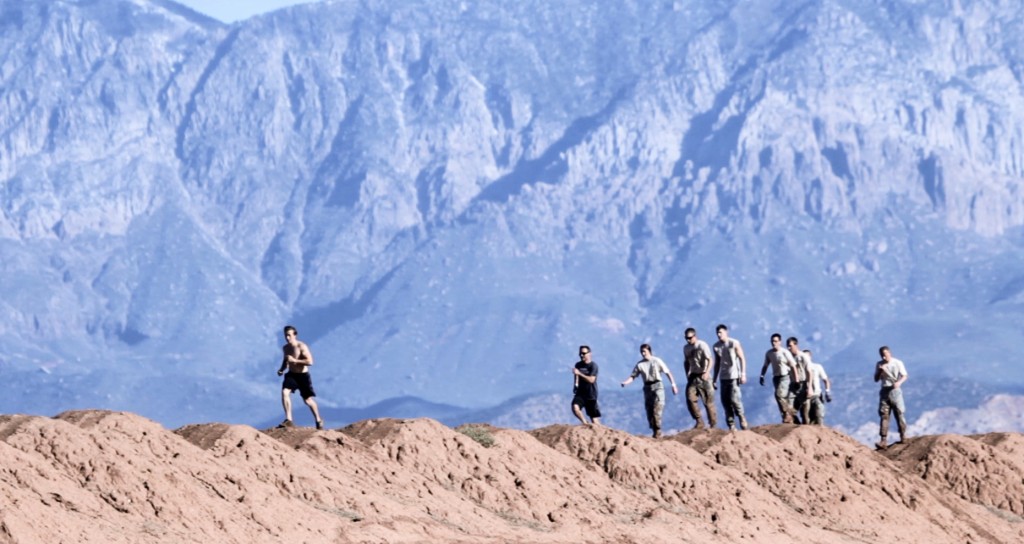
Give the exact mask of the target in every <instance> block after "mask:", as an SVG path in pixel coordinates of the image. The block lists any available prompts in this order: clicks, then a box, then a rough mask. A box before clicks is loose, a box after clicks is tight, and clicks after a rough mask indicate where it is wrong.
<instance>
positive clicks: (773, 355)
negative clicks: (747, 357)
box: [764, 348, 796, 378]
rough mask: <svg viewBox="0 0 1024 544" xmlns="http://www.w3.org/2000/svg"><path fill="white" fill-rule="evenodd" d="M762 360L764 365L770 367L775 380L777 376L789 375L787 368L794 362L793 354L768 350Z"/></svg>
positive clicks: (780, 350)
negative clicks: (769, 365)
mask: <svg viewBox="0 0 1024 544" xmlns="http://www.w3.org/2000/svg"><path fill="white" fill-rule="evenodd" d="M764 360H765V362H766V363H770V364H771V365H772V376H775V377H776V378H777V377H779V376H788V375H789V366H790V365H791V364H793V365H795V364H796V361H794V360H793V354H792V353H790V352H788V351H786V350H784V349H782V348H779V349H770V350H768V352H767V353H765V354H764Z"/></svg>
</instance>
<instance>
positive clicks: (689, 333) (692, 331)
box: [683, 327, 697, 336]
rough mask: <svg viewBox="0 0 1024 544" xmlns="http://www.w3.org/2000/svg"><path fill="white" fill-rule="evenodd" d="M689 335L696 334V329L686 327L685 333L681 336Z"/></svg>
mask: <svg viewBox="0 0 1024 544" xmlns="http://www.w3.org/2000/svg"><path fill="white" fill-rule="evenodd" d="M691 334H697V329H695V328H693V327H687V328H686V332H684V333H683V336H689V335H691Z"/></svg>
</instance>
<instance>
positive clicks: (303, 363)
mask: <svg viewBox="0 0 1024 544" xmlns="http://www.w3.org/2000/svg"><path fill="white" fill-rule="evenodd" d="M284 339H285V341H286V342H287V343H286V344H285V345H284V346H282V348H281V350H282V351H284V358H282V359H281V367H280V368H278V369H277V375H278V376H281V375H284V382H283V383H282V384H281V404H282V405H283V406H284V421H282V422H281V424H280V425H278V428H281V427H291V426H293V425H295V424H294V423H292V396H291V395H292V391H296V390H298V392H299V394H300V395H302V400H303V402H305V403H306V406H309V409H310V410H311V411H312V412H313V418H314V419H315V420H316V428H317V429H323V428H324V421H323V420H322V419H320V408H319V407H317V405H316V392H315V391H313V380H312V379H310V377H309V367H310V366H312V364H313V354H312V353H311V352H310V351H309V346H307V345H306V343H305V342H302V341H300V340H299V332H298V331H297V330H295V327H293V326H291V325H288V326H286V327H285V328H284ZM286 368H287V369H288V373H287V374H286V373H285V369H286Z"/></svg>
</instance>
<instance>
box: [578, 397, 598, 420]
mask: <svg viewBox="0 0 1024 544" xmlns="http://www.w3.org/2000/svg"><path fill="white" fill-rule="evenodd" d="M572 405H573V406H579V407H580V408H583V410H585V411H586V412H587V416H589V417H590V418H591V419H593V418H595V417H601V407H600V406H598V405H597V399H581V398H579V397H573V398H572Z"/></svg>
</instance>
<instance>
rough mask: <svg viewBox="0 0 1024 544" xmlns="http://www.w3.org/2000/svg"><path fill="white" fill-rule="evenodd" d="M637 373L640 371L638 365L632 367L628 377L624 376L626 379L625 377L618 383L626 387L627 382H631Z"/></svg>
mask: <svg viewBox="0 0 1024 544" xmlns="http://www.w3.org/2000/svg"><path fill="white" fill-rule="evenodd" d="M639 373H640V367H639V366H634V367H633V373H632V374H630V375H629V377H628V378H626V379H625V380H624V381H623V382H622V383H621V384H619V385H621V386H622V387H626V386H627V385H629V384H631V383H633V380H634V379H635V378H636V377H637V375H638V374H639Z"/></svg>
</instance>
